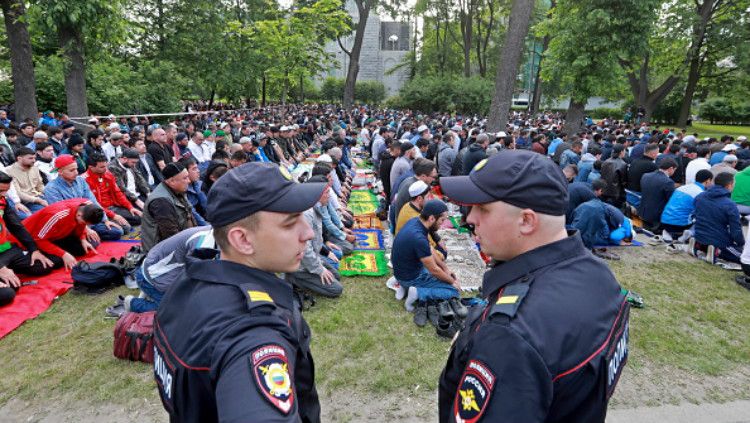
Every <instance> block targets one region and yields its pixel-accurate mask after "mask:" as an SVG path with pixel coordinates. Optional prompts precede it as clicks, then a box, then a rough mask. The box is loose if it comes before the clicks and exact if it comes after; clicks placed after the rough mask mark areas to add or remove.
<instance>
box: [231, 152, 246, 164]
mask: <svg viewBox="0 0 750 423" xmlns="http://www.w3.org/2000/svg"><path fill="white" fill-rule="evenodd" d="M229 159H230V160H234V161H242V162H246V161H247V153H245V152H244V151H242V150H240V151H235V152H234V153H232V157H230V158H229Z"/></svg>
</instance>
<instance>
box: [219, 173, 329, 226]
mask: <svg viewBox="0 0 750 423" xmlns="http://www.w3.org/2000/svg"><path fill="white" fill-rule="evenodd" d="M326 186H327V184H325V183H306V184H299V183H296V182H294V180H293V179H292V175H291V174H290V173H289V171H288V170H287V169H286V168H284V167H280V166H278V165H275V164H272V163H259V162H253V163H246V164H244V165H242V166H239V167H236V168H234V169H232V170H230V171H229V172H227V173H226V174H224V175H223V176H222V177H221V178H219V179H218V180H217V181H216V182H215V183H214V185H213V186H212V187H211V190H210V191H209V192H208V207H207V210H206V214H207V216H206V217H207V220H208V221H209V222H211V225H213V226H214V227H222V226H226V225H228V224H230V223H233V222H236V221H238V220H240V219H243V218H245V217H247V216H250V215H251V214H254V213H257V212H259V211H270V212H277V213H301V212H303V211H305V210H307V209H309V208H311V207H312V206H314V205H315V203H317V202H318V200H319V199H320V197H321V196H322V195H323V190H324V189H325V188H326Z"/></svg>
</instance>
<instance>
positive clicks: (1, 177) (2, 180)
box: [0, 172, 13, 184]
mask: <svg viewBox="0 0 750 423" xmlns="http://www.w3.org/2000/svg"><path fill="white" fill-rule="evenodd" d="M11 182H13V177H12V176H10V175H8V174H7V173H5V172H0V184H9V183H11Z"/></svg>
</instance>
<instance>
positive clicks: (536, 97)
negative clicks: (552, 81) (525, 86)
mask: <svg viewBox="0 0 750 423" xmlns="http://www.w3.org/2000/svg"><path fill="white" fill-rule="evenodd" d="M547 47H549V35H545V36H544V38H543V39H542V54H541V57H539V65H538V66H537V67H536V76H535V77H534V92H533V94H532V96H533V97H532V101H531V114H534V113H537V112H538V111H539V103H541V101H542V79H541V75H542V63H544V53H545V52H546V51H547ZM534 54H536V53H534Z"/></svg>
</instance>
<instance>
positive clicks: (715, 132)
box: [665, 122, 750, 139]
mask: <svg viewBox="0 0 750 423" xmlns="http://www.w3.org/2000/svg"><path fill="white" fill-rule="evenodd" d="M665 128H671V127H670V126H668V125H667V126H665ZM686 129H687V133H688V134H694V133H697V134H698V136H699V137H700V138H701V139H702V138H705V137H714V138H716V139H720V138H721V137H722V136H723V135H731V136H733V137H735V138H737V137H738V136H740V135H744V136H746V137H750V126H740V125H711V124H710V123H707V122H694V123H693V124H692V125H691V126H688V127H687V128H686Z"/></svg>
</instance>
